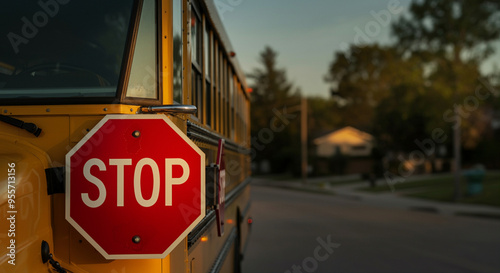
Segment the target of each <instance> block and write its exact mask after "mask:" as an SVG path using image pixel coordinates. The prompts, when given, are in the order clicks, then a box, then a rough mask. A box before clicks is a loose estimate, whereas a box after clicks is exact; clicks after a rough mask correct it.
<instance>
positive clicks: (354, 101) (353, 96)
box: [325, 44, 424, 130]
mask: <svg viewBox="0 0 500 273" xmlns="http://www.w3.org/2000/svg"><path fill="white" fill-rule="evenodd" d="M423 74H424V73H423V66H422V63H421V61H420V60H419V59H418V58H408V57H405V56H403V54H402V52H400V51H398V50H397V49H396V48H393V47H383V46H380V45H377V44H373V45H365V46H363V47H357V46H351V48H350V49H349V51H347V52H338V53H336V56H335V59H334V61H333V62H332V63H331V65H330V68H329V71H328V74H327V76H326V77H325V80H326V81H327V82H328V83H330V85H331V93H332V97H333V98H334V100H335V101H336V102H337V105H338V107H339V111H340V113H342V116H343V117H344V119H343V121H344V124H343V125H344V126H346V125H350V126H357V127H360V128H363V129H366V130H373V125H374V119H373V118H374V115H375V111H376V108H377V107H378V105H379V104H380V102H382V101H384V100H385V99H387V98H390V97H391V96H392V95H393V94H394V90H393V89H394V88H398V90H400V89H401V86H405V87H406V88H412V89H413V92H417V93H419V94H420V93H422V83H423Z"/></svg>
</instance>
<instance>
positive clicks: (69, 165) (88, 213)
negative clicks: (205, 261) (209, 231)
mask: <svg viewBox="0 0 500 273" xmlns="http://www.w3.org/2000/svg"><path fill="white" fill-rule="evenodd" d="M204 216H205V154H204V153H203V152H202V151H201V150H200V149H199V148H198V147H197V146H196V145H195V144H194V143H193V142H192V141H191V140H190V139H189V138H188V137H187V136H186V135H185V134H184V133H183V132H182V131H181V130H179V129H178V128H177V127H176V126H175V124H173V122H172V121H170V120H169V119H168V118H167V117H166V116H165V115H108V116H106V117H105V118H104V119H102V120H101V121H100V122H99V123H98V124H97V125H96V126H95V128H93V129H92V130H91V131H90V132H89V133H88V134H87V135H86V136H85V137H84V138H83V139H82V140H81V141H80V142H79V143H78V144H77V145H76V146H75V147H74V148H73V149H72V150H71V151H70V152H69V153H68V154H67V155H66V220H67V221H68V222H69V223H70V224H71V225H72V226H73V227H74V228H75V229H76V230H77V231H78V232H79V233H80V234H81V235H82V236H83V237H85V239H87V240H88V241H89V242H90V243H91V244H92V245H93V246H94V247H95V248H96V249H97V250H98V251H99V252H100V253H101V254H102V255H103V256H104V257H105V258H106V259H154V258H164V257H166V256H167V255H168V253H170V251H172V250H173V249H174V248H175V247H176V246H177V245H178V244H179V243H180V242H181V241H182V240H183V239H184V238H185V237H186V236H187V235H188V233H189V232H190V231H191V230H192V229H193V228H194V227H195V226H196V225H197V224H198V223H199V222H200V221H201V219H203V217H204Z"/></svg>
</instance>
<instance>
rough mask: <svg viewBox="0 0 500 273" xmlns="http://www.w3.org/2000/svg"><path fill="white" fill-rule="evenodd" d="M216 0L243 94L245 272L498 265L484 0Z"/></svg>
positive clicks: (496, 81) (499, 210)
mask: <svg viewBox="0 0 500 273" xmlns="http://www.w3.org/2000/svg"><path fill="white" fill-rule="evenodd" d="M216 3H217V6H218V9H219V14H220V16H221V18H222V20H223V23H224V25H225V28H226V30H227V31H228V34H229V37H231V41H232V43H233V45H234V48H235V49H236V50H237V51H236V54H237V56H238V59H239V62H240V64H241V66H242V67H243V68H244V70H245V71H246V73H247V81H248V82H249V85H250V86H251V92H252V93H251V96H252V109H251V123H252V143H251V144H252V171H253V174H254V177H255V179H254V182H253V184H254V187H253V191H254V193H253V198H254V203H253V209H254V214H255V217H254V219H255V223H254V230H253V234H252V236H251V240H250V243H249V245H248V246H247V254H246V256H245V260H244V271H245V272H336V271H339V272H344V271H349V272H388V271H392V272H423V271H425V272H499V271H500V259H499V257H500V234H499V231H500V221H499V220H500V171H499V170H500V67H499V64H500V2H499V1H497V0H477V1H473V0H441V1H438V0H413V1H410V0H374V1H347V0H345V1H344V0H342V1H341V0H338V1H327V0H315V1H301V0H273V1H264V0H252V1H250V0H238V1H226V0H220V1H216ZM292 190H293V191H292ZM329 240H330V241H329ZM318 247H320V248H318Z"/></svg>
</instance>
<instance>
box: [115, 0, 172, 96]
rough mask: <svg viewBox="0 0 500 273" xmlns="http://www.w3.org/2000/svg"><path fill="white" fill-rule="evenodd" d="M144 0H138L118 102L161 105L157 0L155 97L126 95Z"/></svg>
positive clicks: (159, 13)
mask: <svg viewBox="0 0 500 273" xmlns="http://www.w3.org/2000/svg"><path fill="white" fill-rule="evenodd" d="M144 1H146V0H140V2H141V5H140V10H139V11H138V14H137V17H138V18H137V19H136V24H135V25H134V39H133V47H132V48H131V49H130V55H129V58H128V64H127V77H126V82H123V83H122V84H123V88H122V89H121V90H120V92H121V99H120V103H124V104H138V105H162V102H163V86H162V84H161V81H162V79H161V75H162V65H161V50H162V44H161V43H162V38H161V35H162V33H163V32H162V25H163V24H161V23H160V22H161V16H162V7H161V5H160V2H161V1H159V0H154V1H155V25H156V35H155V37H156V54H155V55H156V57H155V66H156V70H155V71H156V98H154V99H153V98H137V97H127V90H128V82H129V79H130V72H131V70H132V60H133V59H134V52H135V45H136V42H137V36H138V32H139V23H140V21H141V13H142V7H143V5H144Z"/></svg>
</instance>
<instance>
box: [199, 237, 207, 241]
mask: <svg viewBox="0 0 500 273" xmlns="http://www.w3.org/2000/svg"><path fill="white" fill-rule="evenodd" d="M200 240H201V241H202V242H206V241H208V237H207V236H203V237H201V239H200Z"/></svg>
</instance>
